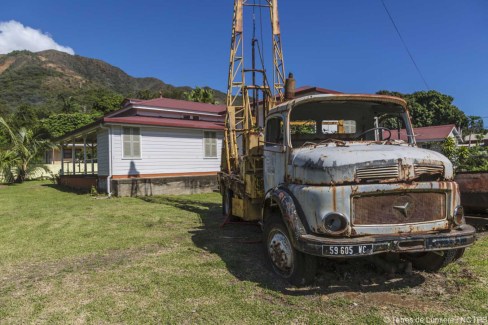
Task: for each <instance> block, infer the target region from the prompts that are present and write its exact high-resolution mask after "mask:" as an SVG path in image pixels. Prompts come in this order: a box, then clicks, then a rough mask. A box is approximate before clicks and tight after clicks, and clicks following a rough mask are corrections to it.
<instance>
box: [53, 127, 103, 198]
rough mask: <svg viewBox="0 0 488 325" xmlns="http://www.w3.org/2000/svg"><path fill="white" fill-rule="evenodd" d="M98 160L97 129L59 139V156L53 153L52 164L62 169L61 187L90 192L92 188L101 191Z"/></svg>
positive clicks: (60, 173)
mask: <svg viewBox="0 0 488 325" xmlns="http://www.w3.org/2000/svg"><path fill="white" fill-rule="evenodd" d="M56 158H58V159H59V160H58V159H56ZM97 160H98V159H97V133H96V129H95V130H89V131H86V132H83V133H75V134H71V135H69V136H65V137H63V138H61V139H59V155H56V152H54V151H53V152H52V159H51V164H52V165H53V166H56V165H59V167H60V169H59V181H58V182H59V184H60V185H63V186H66V187H69V188H73V189H76V190H82V191H90V190H91V189H92V188H95V189H97V190H99V184H98V163H97Z"/></svg>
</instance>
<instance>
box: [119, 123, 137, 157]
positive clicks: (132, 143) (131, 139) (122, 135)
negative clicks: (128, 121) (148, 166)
mask: <svg viewBox="0 0 488 325" xmlns="http://www.w3.org/2000/svg"><path fill="white" fill-rule="evenodd" d="M126 130H130V132H129V134H128V135H129V136H130V140H129V143H130V155H126V154H125V136H126V135H127V134H126ZM134 130H138V133H139V134H138V135H137V136H138V137H139V141H134V138H133V137H134ZM121 138H122V159H124V160H140V159H142V134H141V128H140V127H135V126H123V127H122V132H121ZM137 142H138V143H139V156H134V155H133V153H134V143H137Z"/></svg>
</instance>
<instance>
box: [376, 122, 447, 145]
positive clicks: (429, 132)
mask: <svg viewBox="0 0 488 325" xmlns="http://www.w3.org/2000/svg"><path fill="white" fill-rule="evenodd" d="M454 128H456V126H455V125H454V124H447V125H436V126H425V127H420V128H413V134H414V135H415V139H416V140H417V141H435V140H443V139H445V138H447V137H448V136H449V134H451V132H452V130H453V129H454ZM383 135H384V136H388V132H386V131H383ZM391 138H392V139H398V132H397V131H396V130H391ZM400 139H401V140H404V141H407V132H406V130H405V129H401V130H400Z"/></svg>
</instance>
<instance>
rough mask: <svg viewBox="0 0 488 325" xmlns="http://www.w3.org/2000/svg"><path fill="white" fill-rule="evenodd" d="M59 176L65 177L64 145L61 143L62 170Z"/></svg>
mask: <svg viewBox="0 0 488 325" xmlns="http://www.w3.org/2000/svg"><path fill="white" fill-rule="evenodd" d="M59 174H61V175H64V143H63V142H61V170H60V171H59Z"/></svg>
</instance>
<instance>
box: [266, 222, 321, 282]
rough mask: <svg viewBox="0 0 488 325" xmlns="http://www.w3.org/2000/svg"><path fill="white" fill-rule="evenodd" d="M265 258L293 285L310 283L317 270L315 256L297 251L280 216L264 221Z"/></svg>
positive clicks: (279, 274) (274, 269)
mask: <svg viewBox="0 0 488 325" xmlns="http://www.w3.org/2000/svg"><path fill="white" fill-rule="evenodd" d="M263 236H264V238H263V243H264V250H265V254H266V260H267V262H268V264H269V265H270V266H271V268H272V269H273V271H274V272H275V273H276V274H277V275H278V276H280V277H281V278H282V279H285V280H287V281H288V282H290V283H291V284H293V285H295V286H304V285H307V284H309V283H311V282H312V281H313V280H314V278H315V273H316V270H317V258H316V257H315V256H312V255H308V254H304V253H302V252H300V251H297V250H296V249H295V248H294V247H293V244H292V241H291V239H290V234H289V232H288V229H287V228H286V226H285V224H284V223H283V221H282V219H281V216H277V215H273V216H270V217H269V220H267V221H265V224H264V234H263Z"/></svg>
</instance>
